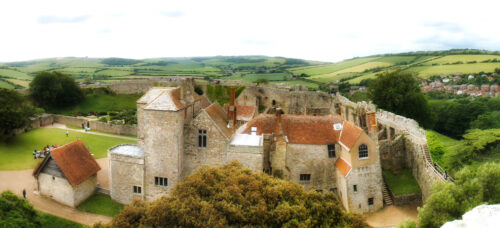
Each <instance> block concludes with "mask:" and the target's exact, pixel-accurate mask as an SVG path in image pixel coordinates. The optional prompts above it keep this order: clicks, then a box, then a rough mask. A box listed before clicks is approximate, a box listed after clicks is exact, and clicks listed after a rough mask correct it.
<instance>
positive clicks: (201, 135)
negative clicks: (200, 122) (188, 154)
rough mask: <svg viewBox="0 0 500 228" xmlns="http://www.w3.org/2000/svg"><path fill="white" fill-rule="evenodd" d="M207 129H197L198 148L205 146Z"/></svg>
mask: <svg viewBox="0 0 500 228" xmlns="http://www.w3.org/2000/svg"><path fill="white" fill-rule="evenodd" d="M207 135H208V133H207V130H205V129H198V148H207Z"/></svg>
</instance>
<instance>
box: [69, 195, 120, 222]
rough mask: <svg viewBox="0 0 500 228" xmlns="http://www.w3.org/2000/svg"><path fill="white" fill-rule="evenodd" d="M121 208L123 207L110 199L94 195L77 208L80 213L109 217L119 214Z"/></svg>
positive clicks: (105, 196)
mask: <svg viewBox="0 0 500 228" xmlns="http://www.w3.org/2000/svg"><path fill="white" fill-rule="evenodd" d="M123 208H124V205H122V204H120V203H117V202H115V201H113V200H112V199H111V197H109V196H107V195H103V194H94V195H93V196H92V197H90V198H88V199H87V200H86V201H85V202H83V203H82V204H80V205H79V206H78V207H77V209H78V210H80V211H85V212H90V213H94V214H100V215H107V216H110V217H113V216H115V215H117V214H119V213H120V211H121V210H123Z"/></svg>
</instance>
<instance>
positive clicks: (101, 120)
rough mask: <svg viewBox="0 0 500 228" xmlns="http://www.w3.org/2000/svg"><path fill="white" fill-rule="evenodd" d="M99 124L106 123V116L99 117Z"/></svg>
mask: <svg viewBox="0 0 500 228" xmlns="http://www.w3.org/2000/svg"><path fill="white" fill-rule="evenodd" d="M99 122H103V123H107V122H108V118H107V117H106V116H101V117H99Z"/></svg>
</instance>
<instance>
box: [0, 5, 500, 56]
mask: <svg viewBox="0 0 500 228" xmlns="http://www.w3.org/2000/svg"><path fill="white" fill-rule="evenodd" d="M499 6H500V3H496V1H478V0H475V1H464V2H461V1H456V0H455V1H442V0H432V1H423V0H420V1H402V0H399V1H382V0H377V1H374V0H371V1H355V0H342V1H334V0H330V1H314V0H302V1H291V0H288V1H274V0H266V1H260V0H251V1H239V0H228V1H215V0H199V1H186V0H182V1H172V0H164V1H146V0H140V1H139V0H137V1H115V0H99V1H91V0H85V1H70V0H65V1H47V0H43V1H41V0H33V1H23V0H15V1H11V0H1V1H0V31H1V32H0V62H8V61H21V60H30V59H39V58H47V57H66V56H76V57H84V56H88V57H124V58H137V59H140V58H152V57H180V56H214V55H268V56H285V57H293V58H302V59H309V60H320V61H331V62H334V61H340V60H343V59H347V58H352V57H356V56H366V55H373V54H383V53H397V52H407V51H418V50H444V49H451V48H474V49H487V50H500V29H498V28H499V25H500V23H498V22H499V17H500V16H499V14H498V10H499Z"/></svg>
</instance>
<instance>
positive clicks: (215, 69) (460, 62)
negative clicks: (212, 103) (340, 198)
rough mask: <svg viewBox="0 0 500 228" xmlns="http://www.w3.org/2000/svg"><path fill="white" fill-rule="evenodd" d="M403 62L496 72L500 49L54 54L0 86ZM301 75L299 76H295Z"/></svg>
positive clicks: (438, 70) (326, 78)
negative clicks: (325, 54) (326, 55)
mask: <svg viewBox="0 0 500 228" xmlns="http://www.w3.org/2000/svg"><path fill="white" fill-rule="evenodd" d="M397 68H401V69H404V70H407V71H412V72H416V73H418V75H419V76H420V77H422V78H428V77H431V76H434V75H441V74H444V75H450V74H455V73H460V74H469V73H472V74H474V73H479V72H486V73H487V72H493V71H494V69H495V68H500V52H491V51H480V50H448V51H430V52H408V53H399V54H385V55H375V56H368V57H358V58H353V59H348V60H344V61H341V62H336V63H325V62H317V61H307V60H301V59H291V58H284V57H267V56H215V57H185V58H156V59H143V60H135V59H122V58H103V59H96V58H75V57H67V58H53V59H42V60H34V61H25V62H14V63H3V64H2V63H0V88H10V89H19V88H26V87H28V84H29V82H30V81H31V79H32V78H33V76H34V75H35V74H36V73H37V72H39V71H52V70H57V71H61V72H63V73H67V74H70V75H71V76H73V77H74V78H75V79H76V80H78V81H82V82H94V81H100V82H113V81H120V80H129V79H149V78H156V77H168V76H193V77H198V78H205V79H225V80H238V81H244V82H253V81H255V80H257V79H260V78H266V79H268V80H269V81H270V82H271V83H286V84H303V85H307V86H309V87H312V88H317V87H318V86H319V85H321V84H324V83H338V82H343V81H347V82H349V83H351V84H358V83H359V82H361V81H362V80H363V79H367V78H373V77H375V75H376V74H377V73H378V72H381V71H384V70H391V69H397ZM294 75H295V76H297V78H296V79H294V78H293V76H294Z"/></svg>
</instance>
